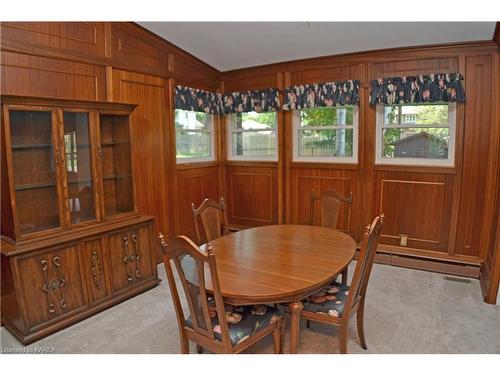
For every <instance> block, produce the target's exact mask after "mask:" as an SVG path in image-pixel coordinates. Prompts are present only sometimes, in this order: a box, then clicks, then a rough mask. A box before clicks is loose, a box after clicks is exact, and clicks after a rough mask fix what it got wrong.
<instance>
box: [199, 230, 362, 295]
mask: <svg viewBox="0 0 500 375" xmlns="http://www.w3.org/2000/svg"><path fill="white" fill-rule="evenodd" d="M211 244H212V246H213V249H214V252H215V259H216V261H217V271H218V275H219V281H220V285H221V291H222V295H223V297H225V298H229V299H231V300H234V301H239V302H244V301H248V302H251V301H260V302H266V301H275V302H287V301H292V300H295V299H296V298H301V295H303V294H307V293H308V292H311V291H313V290H316V289H318V288H319V287H321V286H322V285H324V284H326V283H328V282H329V281H330V280H331V279H332V278H333V277H334V276H335V275H336V274H338V273H340V271H342V269H343V268H344V267H345V266H346V265H348V264H349V262H350V261H351V260H352V258H353V257H354V253H355V251H356V243H355V241H354V240H353V239H352V237H351V236H349V235H348V234H346V233H343V232H339V231H336V230H333V229H328V228H323V227H319V226H309V225H270V226H265V227H256V228H251V229H246V230H242V231H239V232H235V233H232V234H229V235H227V236H223V237H220V238H217V239H216V240H213V241H212V242H211ZM207 287H208V288H209V289H211V282H210V281H209V280H207Z"/></svg>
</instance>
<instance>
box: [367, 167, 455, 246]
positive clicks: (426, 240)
mask: <svg viewBox="0 0 500 375" xmlns="http://www.w3.org/2000/svg"><path fill="white" fill-rule="evenodd" d="M453 178H454V176H453V175H439V174H434V175H431V174H425V175H423V174H416V173H405V172H388V171H383V172H381V171H379V172H377V173H376V174H375V184H374V189H375V192H374V197H375V198H374V199H375V202H374V203H375V211H374V212H373V215H375V214H376V213H380V212H383V213H384V214H385V217H386V221H385V223H384V228H383V229H382V234H381V236H380V243H381V244H388V245H394V246H399V245H400V236H401V235H405V236H407V238H408V242H407V246H408V247H412V248H417V249H424V250H432V251H439V252H446V253H447V252H448V250H449V249H448V239H449V231H450V224H451V223H450V221H451V207H452V202H453Z"/></svg>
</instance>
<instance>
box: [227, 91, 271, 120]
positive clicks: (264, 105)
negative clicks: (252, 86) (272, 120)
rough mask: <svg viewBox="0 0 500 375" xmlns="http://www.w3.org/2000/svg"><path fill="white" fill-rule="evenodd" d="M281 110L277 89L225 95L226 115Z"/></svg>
mask: <svg viewBox="0 0 500 375" xmlns="http://www.w3.org/2000/svg"><path fill="white" fill-rule="evenodd" d="M279 108H280V98H279V92H278V90H277V89H266V90H254V91H239V92H231V93H227V94H224V113H226V114H230V113H238V112H240V113H241V112H274V111H277V110H279Z"/></svg>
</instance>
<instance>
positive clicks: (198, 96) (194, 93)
mask: <svg viewBox="0 0 500 375" xmlns="http://www.w3.org/2000/svg"><path fill="white" fill-rule="evenodd" d="M175 109H184V110H187V111H194V112H204V113H211V114H221V113H222V94H219V93H214V92H210V91H205V90H201V89H194V88H191V87H184V86H177V87H176V88H175Z"/></svg>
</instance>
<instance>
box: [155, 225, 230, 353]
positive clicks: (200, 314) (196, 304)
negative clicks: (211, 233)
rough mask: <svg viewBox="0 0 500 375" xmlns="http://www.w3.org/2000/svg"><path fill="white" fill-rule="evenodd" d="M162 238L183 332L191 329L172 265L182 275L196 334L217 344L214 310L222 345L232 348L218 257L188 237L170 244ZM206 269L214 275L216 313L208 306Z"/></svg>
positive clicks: (161, 241)
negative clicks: (214, 330) (216, 260)
mask: <svg viewBox="0 0 500 375" xmlns="http://www.w3.org/2000/svg"><path fill="white" fill-rule="evenodd" d="M159 237H160V243H161V245H162V251H163V261H164V265H165V270H166V272H167V278H168V284H169V287H170V292H171V294H172V299H173V301H174V306H175V311H176V315H177V321H178V324H179V329H180V330H183V329H184V328H185V327H186V326H188V324H187V322H186V319H185V316H184V311H183V309H182V305H181V302H180V298H179V291H178V288H177V283H176V282H175V277H174V274H173V270H172V264H173V265H174V266H175V269H176V271H177V274H178V275H179V278H180V280H181V284H182V288H183V290H184V295H185V297H186V300H187V303H188V308H189V312H190V320H191V322H190V326H191V328H192V329H193V330H194V331H195V332H196V333H198V334H200V335H202V336H205V337H207V338H209V339H212V340H215V337H214V333H213V326H212V318H213V313H212V315H211V310H212V311H213V310H215V311H216V314H217V317H218V321H219V325H220V327H221V336H222V343H223V345H229V346H230V345H231V341H230V337H229V329H228V326H227V321H226V316H225V310H224V303H223V300H222V295H221V292H220V285H219V278H218V276H217V267H216V262H215V256H214V254H213V250H212V247H211V245H210V244H207V245H206V249H207V251H206V252H205V251H203V250H201V249H200V248H199V247H198V246H196V244H194V243H193V242H192V241H191V240H190V239H189V238H187V237H185V236H179V237H177V238H176V239H174V240H173V241H171V242H170V243H166V241H165V238H164V236H163V235H162V234H161V233H160V236H159ZM206 265H208V270H209V274H210V278H209V280H210V281H211V284H212V289H213V296H214V300H215V309H214V307H210V306H209V303H208V296H207V292H206V278H205V270H206V267H205V266H206Z"/></svg>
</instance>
